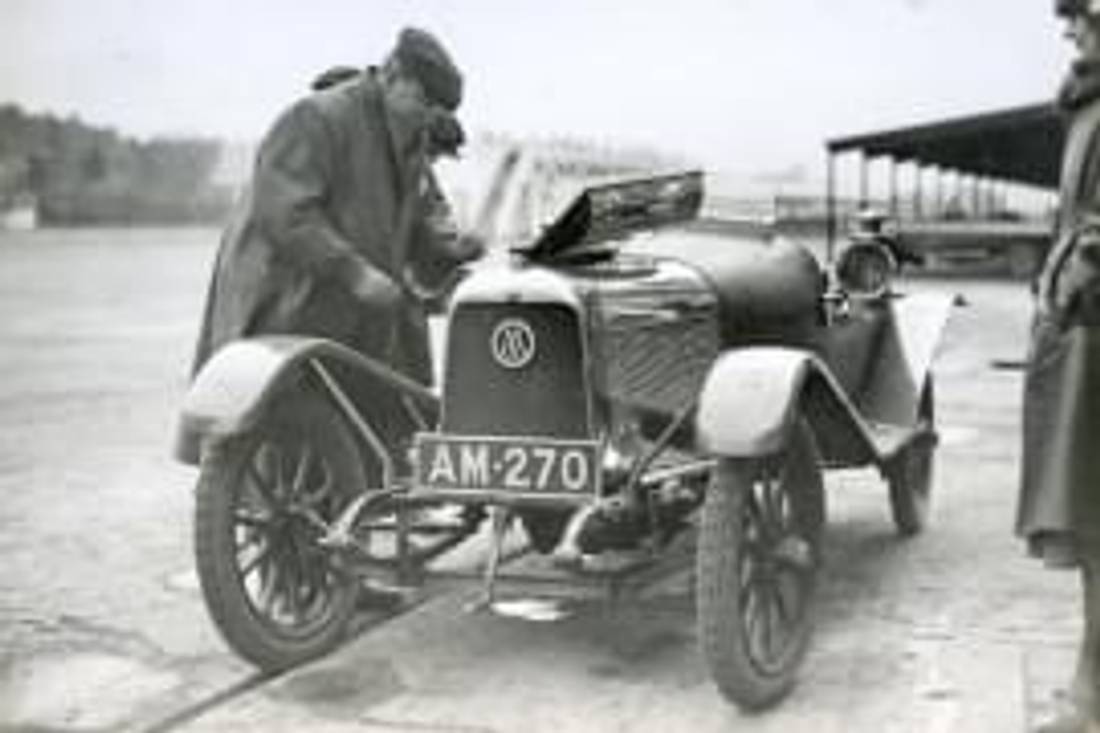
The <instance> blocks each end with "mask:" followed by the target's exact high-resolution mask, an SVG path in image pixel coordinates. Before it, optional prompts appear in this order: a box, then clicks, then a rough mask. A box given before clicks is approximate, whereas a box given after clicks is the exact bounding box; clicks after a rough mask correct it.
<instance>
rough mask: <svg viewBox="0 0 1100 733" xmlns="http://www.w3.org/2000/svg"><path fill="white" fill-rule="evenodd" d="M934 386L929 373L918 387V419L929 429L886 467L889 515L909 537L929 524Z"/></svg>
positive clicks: (932, 476)
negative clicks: (926, 433) (919, 389)
mask: <svg viewBox="0 0 1100 733" xmlns="http://www.w3.org/2000/svg"><path fill="white" fill-rule="evenodd" d="M935 410H936V386H935V381H934V380H933V378H932V375H931V374H929V375H928V376H927V377H925V380H924V388H923V389H922V390H921V398H920V407H919V408H918V417H917V419H918V422H919V423H921V424H922V427H923V428H924V429H926V430H928V431H929V435H928V436H927V437H923V438H921V437H918V438H917V439H916V440H915V441H914V442H912V443H910V444H909V445H908V446H906V447H905V448H904V449H903V450H902V451H901V453H900V454H899V455H898V456H897V457H896V458H895V459H894V460H893V461H892V462H891V464H890V465H888V466H887V468H886V476H887V479H886V480H887V485H888V486H889V490H890V514H891V516H892V517H893V519H894V525H895V526H896V527H897V530H898V534H899V535H901V536H902V537H912V536H914V535H917V534H920V533H921V532H922V531H923V530H924V528H925V527H926V526H927V524H928V513H929V510H930V507H931V504H932V484H933V479H934V476H935V457H936V439H935V437H934V436H935V429H936V412H935Z"/></svg>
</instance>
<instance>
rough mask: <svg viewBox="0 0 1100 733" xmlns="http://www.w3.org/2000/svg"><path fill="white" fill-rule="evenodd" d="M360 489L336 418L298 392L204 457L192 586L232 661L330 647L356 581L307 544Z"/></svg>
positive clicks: (347, 614)
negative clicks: (198, 584)
mask: <svg viewBox="0 0 1100 733" xmlns="http://www.w3.org/2000/svg"><path fill="white" fill-rule="evenodd" d="M365 485H366V482H365V479H364V475H363V467H362V465H361V463H360V458H359V453H358V450H357V449H356V446H355V444H354V442H353V441H352V438H351V436H350V435H349V434H348V431H347V429H346V427H345V426H344V424H343V422H342V421H341V420H340V418H339V416H338V415H337V414H336V413H335V412H334V411H333V410H332V409H331V407H329V406H328V405H327V404H326V403H325V402H323V401H322V400H321V399H320V398H318V397H316V396H314V395H309V394H305V393H300V394H295V395H292V396H288V397H286V398H285V399H283V400H281V401H280V402H279V403H278V404H277V406H276V407H275V408H274V409H273V410H271V411H270V412H269V413H268V414H267V415H266V416H265V417H264V418H263V419H262V420H261V423H260V424H259V425H258V426H257V427H256V428H255V429H254V430H253V431H252V432H250V433H248V434H245V435H241V436H236V437H234V438H231V439H229V440H226V441H224V442H222V443H220V444H217V445H215V446H212V448H211V449H210V451H209V452H208V453H207V454H206V455H205V456H204V458H203V465H202V472H201V475H200V479H199V487H198V491H197V497H196V518H195V553H196V562H197V567H198V571H199V579H200V582H201V585H202V589H203V596H204V598H205V600H206V605H207V608H208V609H209V611H210V615H211V617H212V618H213V620H214V622H215V624H216V625H217V626H218V629H219V631H221V633H222V635H223V636H224V637H225V639H226V641H227V642H228V643H229V645H230V646H231V647H232V648H233V649H234V650H235V651H236V652H237V653H238V654H240V655H241V656H242V657H244V658H245V659H248V660H249V661H251V662H253V663H254V664H256V665H257V666H259V667H261V668H263V669H265V670H272V671H275V670H281V669H285V668H287V667H290V666H293V665H295V664H299V663H301V662H303V661H306V660H308V659H311V658H314V657H316V656H319V655H321V654H324V653H326V652H327V651H330V650H331V649H332V648H333V647H335V646H336V645H337V644H338V643H339V642H340V641H341V640H342V638H343V636H344V633H345V630H346V627H347V625H348V622H349V620H350V618H351V615H352V614H353V613H354V611H355V599H356V595H357V582H356V580H355V579H354V577H352V575H351V574H350V573H348V572H347V571H345V570H343V569H342V568H341V566H340V565H339V564H338V562H336V559H335V557H334V555H333V554H332V552H331V551H330V550H328V549H327V548H324V547H322V546H321V545H320V544H319V540H320V538H321V537H322V536H323V534H324V526H325V525H326V524H328V523H331V522H332V521H333V520H334V519H335V518H336V517H337V516H339V514H340V511H341V509H343V508H344V507H345V506H346V505H347V503H348V502H349V501H350V500H351V498H352V497H353V496H355V494H356V493H357V492H359V491H361V490H362V489H363V487H364V486H365Z"/></svg>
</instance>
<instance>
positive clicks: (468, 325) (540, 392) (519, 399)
mask: <svg viewBox="0 0 1100 733" xmlns="http://www.w3.org/2000/svg"><path fill="white" fill-rule="evenodd" d="M514 318H519V319H523V320H524V321H525V322H526V323H527V324H528V325H529V326H530V327H531V330H532V332H533V333H534V336H535V342H536V348H535V355H534V358H533V359H532V360H531V362H530V363H529V364H527V365H526V366H523V367H521V368H518V369H508V368H505V367H503V366H501V365H500V364H499V363H497V361H496V360H495V359H494V358H493V354H492V349H491V347H490V339H491V338H492V333H493V330H494V329H495V328H496V327H497V325H498V324H500V322H501V321H503V320H505V319H514ZM442 428H443V430H444V431H446V432H455V433H467V434H477V435H548V436H555V437H563V438H565V437H575V438H583V437H588V433H589V400H588V396H587V394H586V390H585V354H584V347H583V344H582V336H581V331H580V325H579V323H578V317H577V314H576V313H575V312H574V311H573V310H572V309H571V308H568V307H566V306H562V305H547V304H497V303H493V304H480V303H473V304H464V305H462V306H460V307H459V308H458V309H457V310H456V312H455V313H454V315H453V316H452V318H451V323H450V330H449V334H448V345H447V363H446V368H445V373H444V403H443V420H442Z"/></svg>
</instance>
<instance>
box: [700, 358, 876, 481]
mask: <svg viewBox="0 0 1100 733" xmlns="http://www.w3.org/2000/svg"><path fill="white" fill-rule="evenodd" d="M800 416H804V417H805V418H806V419H807V420H808V422H809V424H810V427H811V428H812V430H813V432H814V435H815V437H816V439H817V442H818V447H819V449H820V450H821V453H822V455H823V457H825V458H826V459H829V460H836V461H842V462H844V463H847V464H863V463H867V462H869V461H872V460H874V457H875V451H874V447H873V444H872V442H871V439H870V436H869V434H868V430H867V428H866V426H865V425H864V424H863V421H862V420H861V419H860V417H859V415H858V413H857V412H856V409H855V407H854V406H853V405H852V403H851V401H850V400H849V399H848V397H847V396H846V395H845V394H844V391H843V389H842V388H841V387H840V385H839V384H838V383H837V381H836V378H835V377H833V375H832V374H831V373H830V372H829V368H828V367H827V366H826V365H825V363H824V362H822V361H821V359H819V358H818V357H817V356H816V355H815V354H813V353H811V352H808V351H803V350H800V349H790V348H784V347H751V348H743V349H734V350H732V351H727V352H726V353H725V354H723V355H722V356H721V357H719V359H718V360H717V361H716V362H715V364H714V366H713V367H712V368H711V371H710V373H709V374H708V376H707V379H706V382H705V383H704V385H703V390H702V393H701V395H700V399H699V409H698V412H697V415H696V434H697V436H698V439H699V442H700V447H701V448H702V449H703V450H704V451H706V452H708V453H710V454H712V455H718V456H724V457H730V458H749V457H756V456H764V455H770V454H773V453H776V452H778V451H779V450H780V449H782V447H783V446H784V445H786V443H787V439H788V435H789V434H790V432H791V431H792V430H793V429H794V428H795V426H796V425H797V423H798V419H799V417H800Z"/></svg>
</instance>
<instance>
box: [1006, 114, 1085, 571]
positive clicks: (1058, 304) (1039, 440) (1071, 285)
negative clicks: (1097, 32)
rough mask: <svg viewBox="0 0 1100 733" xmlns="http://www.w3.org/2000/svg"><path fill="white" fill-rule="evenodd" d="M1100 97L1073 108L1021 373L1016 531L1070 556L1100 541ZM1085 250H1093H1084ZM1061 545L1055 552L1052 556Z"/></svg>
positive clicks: (1041, 551) (1056, 557) (1048, 552)
mask: <svg viewBox="0 0 1100 733" xmlns="http://www.w3.org/2000/svg"><path fill="white" fill-rule="evenodd" d="M1098 215H1100V98H1095V97H1094V98H1093V99H1092V100H1091V101H1088V102H1087V103H1085V104H1083V105H1082V106H1080V107H1078V108H1076V109H1075V110H1074V112H1073V114H1072V117H1071V119H1070V123H1069V127H1068V134H1067V136H1066V146H1065V150H1064V153H1063V159H1062V176H1061V190H1060V210H1059V216H1058V228H1057V235H1056V239H1055V244H1054V246H1053V247H1052V248H1051V252H1050V254H1049V255H1048V257H1047V261H1046V263H1045V264H1044V267H1043V272H1042V274H1041V275H1040V278H1039V282H1038V298H1037V312H1036V316H1035V320H1034V323H1033V327H1032V340H1031V348H1030V353H1029V357H1028V367H1027V372H1026V375H1025V387H1024V414H1023V438H1024V444H1023V454H1022V455H1023V461H1022V484H1021V492H1020V502H1019V507H1018V516H1017V531H1018V533H1019V534H1020V535H1022V536H1023V537H1025V538H1027V539H1028V541H1029V546H1030V549H1031V551H1032V552H1033V553H1034V554H1038V555H1042V556H1045V557H1046V558H1047V559H1048V560H1050V561H1061V560H1065V559H1069V560H1070V561H1072V559H1073V557H1072V556H1073V554H1074V553H1076V552H1078V551H1080V549H1081V548H1082V543H1088V544H1089V545H1094V544H1095V543H1097V542H1100V268H1098V264H1097V262H1098V260H1097V257H1096V252H1097V249H1096V246H1097V245H1098V244H1100V226H1098V224H1100V220H1098V219H1097V216H1098ZM1089 250H1091V252H1090V251H1089ZM1056 553H1057V554H1056Z"/></svg>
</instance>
